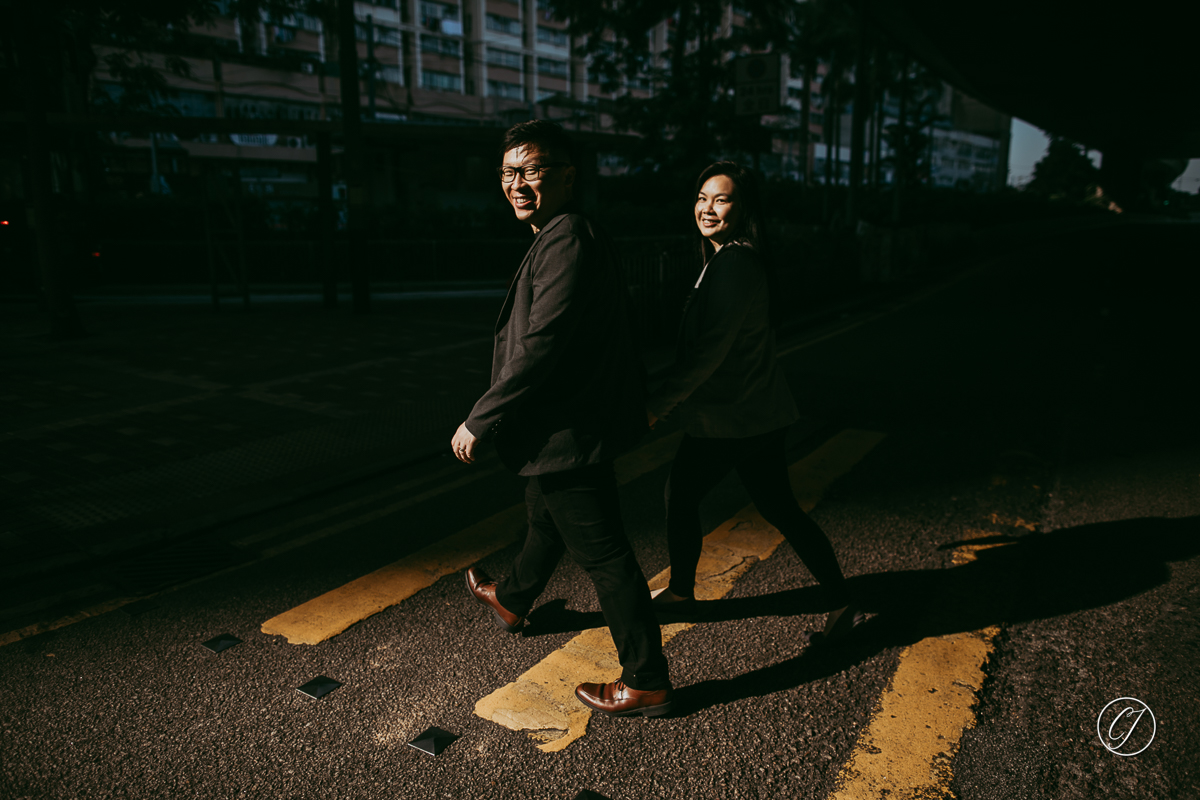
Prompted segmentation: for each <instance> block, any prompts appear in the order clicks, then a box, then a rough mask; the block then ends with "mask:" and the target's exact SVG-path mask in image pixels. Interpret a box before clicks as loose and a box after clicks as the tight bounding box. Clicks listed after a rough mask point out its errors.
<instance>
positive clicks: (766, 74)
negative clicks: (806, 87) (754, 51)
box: [733, 53, 783, 115]
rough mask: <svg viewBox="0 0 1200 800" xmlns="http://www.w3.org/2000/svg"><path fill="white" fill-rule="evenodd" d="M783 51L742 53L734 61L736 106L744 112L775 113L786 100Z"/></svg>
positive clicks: (748, 113) (739, 111) (739, 110)
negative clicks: (784, 94)
mask: <svg viewBox="0 0 1200 800" xmlns="http://www.w3.org/2000/svg"><path fill="white" fill-rule="evenodd" d="M782 72H783V64H782V61H781V60H780V58H779V53H760V54H758V55H751V56H741V57H740V58H738V59H737V61H735V62H734V64H733V77H734V107H735V110H736V113H737V114H739V115H741V114H747V115H751V114H775V113H777V112H778V111H779V108H780V106H781V105H783V103H782V94H783V81H782V80H781V78H782Z"/></svg>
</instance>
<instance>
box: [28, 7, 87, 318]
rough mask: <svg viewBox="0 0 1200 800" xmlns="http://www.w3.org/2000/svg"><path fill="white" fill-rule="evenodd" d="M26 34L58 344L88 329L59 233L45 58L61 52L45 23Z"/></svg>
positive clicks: (37, 202)
mask: <svg viewBox="0 0 1200 800" xmlns="http://www.w3.org/2000/svg"><path fill="white" fill-rule="evenodd" d="M27 24H28V26H29V27H28V28H26V34H25V35H21V36H18V37H16V39H17V42H18V45H17V47H18V48H19V58H20V73H19V74H20V80H21V84H22V88H23V89H24V95H25V97H24V100H25V122H26V135H27V142H28V155H29V179H30V180H29V184H30V187H29V188H30V194H31V195H32V199H33V234H34V247H35V250H36V254H37V264H38V271H39V273H40V277H41V289H42V297H43V299H44V301H45V303H46V310H47V311H48V312H49V313H50V335H51V336H52V337H54V338H56V339H60V338H71V337H75V336H81V335H82V334H83V328H82V326H81V325H80V322H79V315H78V312H77V311H76V308H75V302H74V299H73V298H72V297H71V292H70V288H69V285H68V283H67V280H66V275H64V268H63V267H64V265H63V258H62V253H61V251H60V249H59V236H58V235H57V233H56V231H55V228H56V225H55V222H56V219H55V216H54V214H55V210H54V202H55V201H54V189H53V176H52V169H53V167H52V166H51V163H50V148H49V144H48V136H49V127H48V126H47V124H46V105H45V102H46V98H47V97H48V96H50V92H49V91H48V89H47V87H46V85H45V84H46V81H45V76H46V73H47V69H46V65H45V64H44V63H43V57H44V56H46V55H51V56H53V54H55V53H57V52H58V51H59V42H58V41H57V40H56V39H55V38H54V37H53V36H47V35H39V27H40V28H42V29H43V30H44V27H45V22H44V21H41V20H36V19H34V20H30V21H29V22H28V23H27Z"/></svg>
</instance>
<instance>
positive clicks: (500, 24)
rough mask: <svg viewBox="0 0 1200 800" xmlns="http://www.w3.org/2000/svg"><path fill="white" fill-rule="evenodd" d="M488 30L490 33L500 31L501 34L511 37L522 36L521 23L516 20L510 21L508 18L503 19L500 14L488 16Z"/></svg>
mask: <svg viewBox="0 0 1200 800" xmlns="http://www.w3.org/2000/svg"><path fill="white" fill-rule="evenodd" d="M487 29H488V30H489V31H498V32H500V33H507V34H509V35H510V36H520V35H521V23H520V22H518V21H517V20H515V19H509V18H508V17H502V16H500V15H499V14H488V15H487Z"/></svg>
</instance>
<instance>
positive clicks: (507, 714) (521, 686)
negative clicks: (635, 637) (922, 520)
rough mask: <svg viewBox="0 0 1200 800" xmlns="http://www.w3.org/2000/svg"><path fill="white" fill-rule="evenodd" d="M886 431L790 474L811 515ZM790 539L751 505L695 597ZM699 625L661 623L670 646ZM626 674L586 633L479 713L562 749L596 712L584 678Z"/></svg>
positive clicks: (709, 550) (852, 436) (712, 593)
mask: <svg viewBox="0 0 1200 800" xmlns="http://www.w3.org/2000/svg"><path fill="white" fill-rule="evenodd" d="M882 439H883V434H881V433H874V432H871V431H857V430H846V431H842V432H841V433H839V434H838V435H836V436H834V437H833V438H832V439H830V440H829V441H827V442H825V444H823V445H822V446H821V447H820V448H818V449H817V450H816V451H815V452H814V453H812V454H811V455H809V456H808V457H807V458H804V459H802V460H801V461H798V462H797V463H796V464H794V465H792V467H791V468H790V469H789V470H788V476H789V479H790V480H791V484H792V491H793V492H794V493H795V495H796V499H797V500H798V501H799V502H800V505H801V506H802V507H803V508H804V510H805V511H806V512H807V511H811V510H812V509H813V507H814V506H816V504H817V502H818V501H819V500H820V499H821V495H822V494H823V493H824V492H825V490H826V489H827V488H828V487H829V485H830V484H831V483H833V481H834V480H836V479H837V478H838V477H840V476H842V475H844V474H846V473H847V472H849V471H850V469H851V468H852V467H853V466H854V465H855V464H857V463H858V462H859V461H861V460H862V459H863V458H864V457H865V456H866V455H867V453H869V452H870V451H871V449H872V448H874V447H875V445H877V444H878V443H879V442H880V441H881V440H882ZM781 542H783V536H782V535H780V533H779V532H778V531H777V530H775V528H773V527H771V526H770V525H768V524H767V522H766V521H765V520H763V518H762V517H761V516H759V514H758V512H757V511H756V510H755V508H754V506H753V505H749V506H746V507H745V508H743V509H742V510H741V511H740V512H738V513H737V514H736V515H734V516H733V517H731V518H730V519H728V520H726V521H725V522H724V523H723V524H722V525H721V526H720V527H718V528H717V529H716V530H714V531H713V532H712V533H710V534H708V535H707V536H705V537H704V547H703V550H702V553H701V556H700V563H699V565H698V567H697V570H696V578H697V580H696V597H697V598H698V599H700V600H715V599H717V598H720V597H724V596H725V594H727V593H728V592H729V590H730V589H732V588H733V584H734V583H735V582H736V581H737V579H738V578H740V577H741V576H742V575H744V574H745V573H746V572H747V571H748V570H749V569H750V568H751V567H752V566H754V564H756V563H757V562H759V561H761V560H763V559H765V558H769V557H770V555H771V554H772V553H774V552H775V548H777V547H778V546H779V544H780V543H781ZM670 578H671V570H670V569H669V568H668V569H666V570H663V571H662V572H660V573H659V574H658V575H655V576H654V578H652V579H651V580H650V581H649V583H650V588H651V589H658V588H661V587H665V586H666V585H667V584H668V583H669V582H670ZM692 624H693V623H688V622H679V623H674V624H671V625H664V626H662V634H663V644H664V645H665V644H666V643H667V642H669V641H670V640H671V639H672V638H674V637H675V636H676V635H677V634H679V633H680V632H681V631H685V630H687V629H688V628H690V627H692ZM620 676H621V666H620V664H619V663H618V662H617V653H616V648H614V647H613V643H612V637H611V636H610V635H609V632H608V628H593V629H591V630H586V631H584V632H583V633H581V634H579V635H578V636H576V637H574V638H573V639H571V641H569V642H567V643H566V644H565V645H564V646H563V647H561V648H560V649H558V650H556V651H554V652H553V653H551V654H550V655H548V656H547V657H546V658H544V659H542V660H541V661H540V662H539V663H538V664H536V665H535V666H534V667H533V668H532V669H530V670H528V671H527V672H525V673H523V674H522V675H521V676H520V677H519V678H517V679H516V680H515V681H513V682H512V683H510V684H508V685H506V686H503V687H501V688H499V689H497V690H496V691H494V692H492V693H491V694H489V695H488V696H487V697H484V698H483V699H481V700H480V701H479V702H478V703H476V704H475V713H476V714H477V715H479V716H480V717H483V718H484V719H488V720H491V721H492V722H496V723H498V724H500V725H503V726H504V727H506V728H509V729H511V730H517V731H527V732H529V734H530V736H531V737H532V738H533V739H534V740H535V741H537V742H539V744H538V745H537V746H538V748H539V749H540V750H542V751H543V752H547V753H552V752H556V751H559V750H562V749H564V748H565V747H567V746H568V745H569V744H571V742H574V741H575V740H577V739H579V738H580V737H581V736H583V735H584V734H585V733H586V732H587V725H588V720H589V719H591V709H589V708H588V707H587V706H585V705H583V704H582V703H580V702H579V700H578V699H577V698H576V697H575V687H576V686H577V685H578V684H579V683H581V682H583V681H598V682H602V683H603V682H608V681H614V680H616V679H617V678H619V677H620Z"/></svg>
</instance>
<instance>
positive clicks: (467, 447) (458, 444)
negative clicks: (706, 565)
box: [450, 422, 479, 464]
mask: <svg viewBox="0 0 1200 800" xmlns="http://www.w3.org/2000/svg"><path fill="white" fill-rule="evenodd" d="M478 441H479V440H478V439H476V438H475V434H473V433H471V432H470V431H469V430H467V423H465V422H464V423H463V424H462V425H459V426H458V430H457V431H455V432H454V438H453V439H451V440H450V449H451V450H453V451H454V457H455V458H457V459H458V460H459V461H461V462H463V463H464V464H472V463H474V461H475V443H476V442H478Z"/></svg>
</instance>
